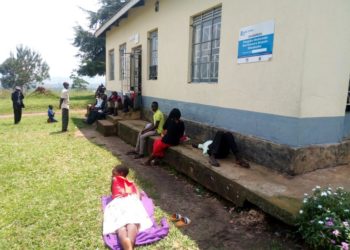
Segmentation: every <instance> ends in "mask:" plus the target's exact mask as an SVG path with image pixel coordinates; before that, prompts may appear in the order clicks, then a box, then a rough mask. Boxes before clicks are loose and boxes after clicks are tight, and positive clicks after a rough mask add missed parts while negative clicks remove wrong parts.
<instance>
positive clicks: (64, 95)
mask: <svg viewBox="0 0 350 250" xmlns="http://www.w3.org/2000/svg"><path fill="white" fill-rule="evenodd" d="M68 88H69V83H68V82H64V83H63V89H62V92H61V99H60V105H59V108H60V109H62V132H67V128H68V121H69V92H68Z"/></svg>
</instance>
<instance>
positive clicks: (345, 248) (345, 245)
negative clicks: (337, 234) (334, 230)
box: [341, 242, 349, 250]
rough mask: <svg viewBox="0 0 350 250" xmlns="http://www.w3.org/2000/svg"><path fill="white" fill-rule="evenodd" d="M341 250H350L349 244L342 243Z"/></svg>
mask: <svg viewBox="0 0 350 250" xmlns="http://www.w3.org/2000/svg"><path fill="white" fill-rule="evenodd" d="M341 249H342V250H349V244H348V243H346V242H342V243H341Z"/></svg>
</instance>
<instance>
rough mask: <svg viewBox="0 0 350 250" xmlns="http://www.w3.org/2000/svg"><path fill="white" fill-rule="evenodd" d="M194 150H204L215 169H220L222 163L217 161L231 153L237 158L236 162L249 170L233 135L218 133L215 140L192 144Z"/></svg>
mask: <svg viewBox="0 0 350 250" xmlns="http://www.w3.org/2000/svg"><path fill="white" fill-rule="evenodd" d="M192 146H193V147H194V148H200V149H202V150H203V154H208V155H209V163H210V164H211V165H212V166H214V167H219V166H220V163H219V162H218V161H217V159H224V158H226V157H227V156H228V154H229V153H230V150H231V152H232V153H233V154H234V156H235V157H236V162H237V163H238V164H239V165H240V166H242V167H244V168H249V167H250V165H249V163H248V162H246V161H245V160H243V159H242V157H241V154H240V152H239V150H238V147H237V144H236V142H235V139H234V137H233V135H232V134H231V133H229V132H223V131H218V132H216V134H215V137H214V140H209V141H206V142H204V143H203V144H192Z"/></svg>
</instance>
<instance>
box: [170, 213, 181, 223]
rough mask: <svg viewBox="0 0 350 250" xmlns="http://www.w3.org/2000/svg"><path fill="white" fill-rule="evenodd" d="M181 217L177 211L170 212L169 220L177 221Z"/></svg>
mask: <svg viewBox="0 0 350 250" xmlns="http://www.w3.org/2000/svg"><path fill="white" fill-rule="evenodd" d="M181 218H182V215H181V214H178V213H176V214H172V215H171V217H170V221H172V222H177V221H179V220H181Z"/></svg>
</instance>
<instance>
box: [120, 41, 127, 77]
mask: <svg viewBox="0 0 350 250" xmlns="http://www.w3.org/2000/svg"><path fill="white" fill-rule="evenodd" d="M119 79H120V80H125V79H126V44H125V43H124V44H123V45H120V46H119Z"/></svg>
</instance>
